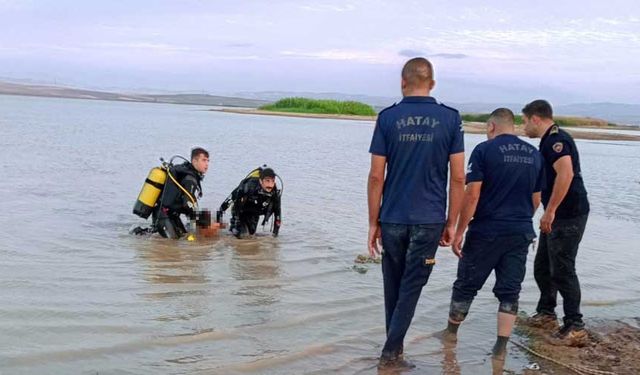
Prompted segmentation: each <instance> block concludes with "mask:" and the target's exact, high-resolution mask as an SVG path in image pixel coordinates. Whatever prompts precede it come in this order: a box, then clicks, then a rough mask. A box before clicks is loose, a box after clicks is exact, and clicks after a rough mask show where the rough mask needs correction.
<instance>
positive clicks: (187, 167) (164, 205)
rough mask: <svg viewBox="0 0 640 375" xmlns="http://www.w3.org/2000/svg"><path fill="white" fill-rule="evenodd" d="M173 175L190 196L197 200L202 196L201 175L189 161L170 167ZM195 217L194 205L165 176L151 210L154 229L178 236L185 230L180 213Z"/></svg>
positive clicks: (193, 218) (163, 233) (165, 234)
mask: <svg viewBox="0 0 640 375" xmlns="http://www.w3.org/2000/svg"><path fill="white" fill-rule="evenodd" d="M169 171H170V173H171V174H172V175H173V177H174V178H175V179H176V180H177V181H178V182H179V183H180V185H182V187H183V188H185V189H186V190H187V191H188V192H189V194H190V195H191V197H192V198H193V199H194V200H195V201H197V200H198V198H200V197H202V187H201V185H200V182H201V181H202V178H203V175H202V174H201V173H200V172H198V171H196V170H195V169H194V168H193V166H192V165H191V163H189V162H185V163H183V164H180V165H176V166H174V167H171V169H170V170H169ZM181 214H184V215H187V216H188V217H189V218H190V219H192V220H195V218H196V205H195V204H194V203H193V202H192V201H191V199H190V198H189V197H188V196H187V194H185V193H184V192H183V191H182V189H180V188H179V187H178V186H176V184H175V183H174V182H173V180H171V178H169V177H167V182H166V184H165V187H164V191H163V192H162V195H161V201H160V203H159V204H158V205H156V207H155V208H154V210H153V225H154V229H155V231H157V232H158V233H160V235H161V236H162V237H165V238H174V239H175V238H180V237H181V236H182V235H184V234H185V233H186V232H187V229H186V228H185V227H184V224H183V223H182V220H181V219H180V215H181Z"/></svg>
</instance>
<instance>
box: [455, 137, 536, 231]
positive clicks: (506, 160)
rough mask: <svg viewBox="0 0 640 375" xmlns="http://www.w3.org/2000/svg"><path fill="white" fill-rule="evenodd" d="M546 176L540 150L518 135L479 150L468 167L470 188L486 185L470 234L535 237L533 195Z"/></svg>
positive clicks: (495, 140)
mask: <svg viewBox="0 0 640 375" xmlns="http://www.w3.org/2000/svg"><path fill="white" fill-rule="evenodd" d="M543 178H544V173H543V169H542V157H541V155H540V153H539V152H538V150H536V149H535V148H534V147H533V146H532V145H530V144H528V143H527V142H525V141H522V140H521V139H520V138H518V137H517V136H515V135H511V134H502V135H499V136H497V137H495V138H494V139H492V140H489V141H485V142H482V143H480V144H479V145H477V146H476V148H475V149H474V150H473V152H472V153H471V157H470V158H469V164H468V166H467V184H468V183H471V182H478V181H482V187H481V189H480V200H479V201H478V206H477V207H476V212H475V214H474V215H473V220H472V221H471V223H470V224H469V232H482V233H483V234H484V235H489V236H490V235H509V234H520V233H522V234H532V233H535V232H534V231H533V223H532V220H531V217H532V216H533V200H532V196H533V193H536V192H539V191H540V190H541V188H542V184H543Z"/></svg>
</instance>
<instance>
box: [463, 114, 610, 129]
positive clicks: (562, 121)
mask: <svg viewBox="0 0 640 375" xmlns="http://www.w3.org/2000/svg"><path fill="white" fill-rule="evenodd" d="M489 116H490V114H489V113H466V114H463V115H462V120H463V121H467V122H487V120H488V119H489ZM553 120H554V121H555V123H556V124H558V125H560V126H575V127H580V126H589V127H607V126H617V125H616V124H612V123H609V122H607V121H605V120H601V119H597V118H592V117H575V116H554V117H553ZM522 123H523V122H522V115H516V125H521V124H522Z"/></svg>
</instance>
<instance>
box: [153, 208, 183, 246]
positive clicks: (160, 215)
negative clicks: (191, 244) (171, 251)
mask: <svg viewBox="0 0 640 375" xmlns="http://www.w3.org/2000/svg"><path fill="white" fill-rule="evenodd" d="M152 217H153V219H152V220H153V223H154V227H155V230H156V231H157V232H158V233H160V235H161V236H162V237H164V238H172V239H178V238H180V237H182V236H183V235H184V234H185V233H187V229H186V228H185V227H184V224H183V223H182V220H181V219H180V214H177V213H172V212H170V211H168V210H167V209H165V208H160V207H156V208H155V209H154V211H153V216H152Z"/></svg>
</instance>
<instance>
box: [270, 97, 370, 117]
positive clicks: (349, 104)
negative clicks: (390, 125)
mask: <svg viewBox="0 0 640 375" xmlns="http://www.w3.org/2000/svg"><path fill="white" fill-rule="evenodd" d="M259 109H262V110H265V111H275V112H295V113H318V114H331V115H358V116H375V115H376V111H375V110H374V109H373V107H371V106H370V105H368V104H365V103H361V102H355V101H338V100H323V99H308V98H284V99H280V100H278V101H277V102H275V103H273V104H267V105H263V106H262V107H260V108H259Z"/></svg>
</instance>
